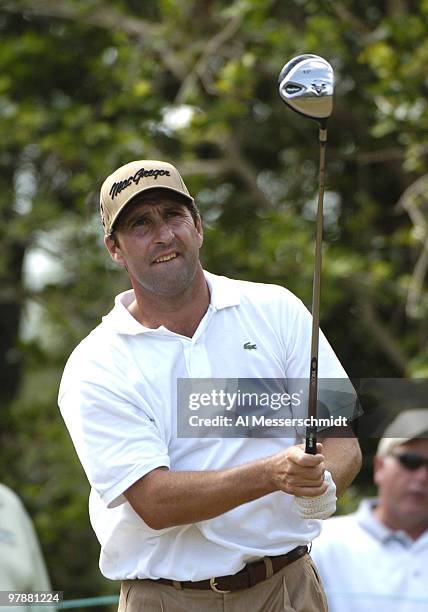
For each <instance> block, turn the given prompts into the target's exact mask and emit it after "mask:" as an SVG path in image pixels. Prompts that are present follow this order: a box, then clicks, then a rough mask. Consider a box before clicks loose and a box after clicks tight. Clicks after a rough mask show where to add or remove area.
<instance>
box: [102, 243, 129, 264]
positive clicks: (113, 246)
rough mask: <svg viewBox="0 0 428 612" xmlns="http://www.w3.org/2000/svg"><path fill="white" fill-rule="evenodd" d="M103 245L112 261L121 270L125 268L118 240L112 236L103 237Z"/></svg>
mask: <svg viewBox="0 0 428 612" xmlns="http://www.w3.org/2000/svg"><path fill="white" fill-rule="evenodd" d="M104 244H105V245H106V248H107V250H108V252H109V253H110V257H111V258H112V260H113V261H114V262H115V263H117V264H118V265H119V266H121V267H122V268H125V267H126V266H125V263H126V262H125V260H124V258H123V255H122V251H121V249H120V245H119V241H118V239H117V238H116V237H114V238H113V237H112V236H104Z"/></svg>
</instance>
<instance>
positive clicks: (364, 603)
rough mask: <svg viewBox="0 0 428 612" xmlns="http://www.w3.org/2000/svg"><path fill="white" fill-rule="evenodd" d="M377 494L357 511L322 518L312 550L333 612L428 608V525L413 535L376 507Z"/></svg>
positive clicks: (412, 611)
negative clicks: (383, 519) (390, 524)
mask: <svg viewBox="0 0 428 612" xmlns="http://www.w3.org/2000/svg"><path fill="white" fill-rule="evenodd" d="M375 504H376V500H375V499H365V500H363V501H362V502H361V504H360V506H359V508H358V510H357V512H354V513H353V514H349V515H347V516H338V517H333V518H331V519H328V520H327V521H324V522H323V527H322V532H321V535H320V537H319V538H317V540H316V541H315V542H314V545H313V548H312V552H311V555H312V556H313V558H314V560H315V562H316V565H317V567H318V569H319V572H320V574H321V578H322V581H323V584H324V588H325V590H326V593H327V598H328V604H329V607H328V609H329V610H330V612H380V611H383V610H388V612H418V611H420V612H423V611H426V610H428V531H426V532H425V533H423V534H422V535H421V536H420V537H419V538H418V539H417V540H412V539H411V538H410V537H409V536H408V535H406V534H405V533H404V532H403V531H392V530H391V529H388V528H387V527H386V526H385V525H383V524H382V523H380V521H379V520H378V519H377V518H376V516H375V515H374V513H373V509H374V506H375Z"/></svg>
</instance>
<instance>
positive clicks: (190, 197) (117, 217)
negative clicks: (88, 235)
mask: <svg viewBox="0 0 428 612" xmlns="http://www.w3.org/2000/svg"><path fill="white" fill-rule="evenodd" d="M154 189H165V190H167V191H172V192H173V193H176V194H177V195H179V196H180V197H181V198H183V199H184V200H187V201H189V202H192V203H194V202H195V200H194V198H192V196H190V195H186V194H185V193H183V192H182V191H180V190H179V189H174V188H173V187H168V186H166V185H150V187H145V188H144V189H140V190H139V191H138V192H137V193H133V194H132V195H131V196H130V197H129V198H128V199H127V200H125V202H123V204H122V206H121V207H120V208H119V210H117V211H116V214H115V215H114V217H113V218H112V220H111V223H110V232H109V233H108V234H107V235H109V234H111V233H112V232H113V231H114V226H115V224H116V223H117V221H118V220H119V217H120V215H121V214H122V212H123V210H124V209H125V208H126V207H127V206H128V204H130V203H131V202H132V200H134V199H136V198H138V196H140V195H141V194H142V193H147V192H149V191H153V190H154Z"/></svg>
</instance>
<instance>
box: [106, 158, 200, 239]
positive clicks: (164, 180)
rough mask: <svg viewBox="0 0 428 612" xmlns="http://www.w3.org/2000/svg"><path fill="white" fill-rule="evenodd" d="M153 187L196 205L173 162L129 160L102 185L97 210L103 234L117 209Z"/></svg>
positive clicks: (110, 230) (113, 220) (113, 219)
mask: <svg viewBox="0 0 428 612" xmlns="http://www.w3.org/2000/svg"><path fill="white" fill-rule="evenodd" d="M154 188H163V189H169V190H170V191H174V192H175V193H178V194H180V195H182V196H184V197H185V198H187V199H188V200H189V205H190V207H192V208H193V209H195V201H194V199H193V198H192V196H191V195H190V193H189V191H188V189H187V187H186V185H185V184H184V181H183V179H182V178H181V176H180V173H179V172H178V170H177V168H175V166H173V165H172V164H169V163H168V162H164V161H156V160H153V159H140V160H137V161H132V162H129V163H128V164H125V165H124V166H121V167H120V168H118V169H117V170H115V172H113V174H110V176H108V177H107V178H106V180H105V181H104V183H103V185H102V187H101V193H100V213H101V221H102V223H103V225H104V233H105V235H106V236H108V235H110V234H111V232H112V230H113V226H114V223H115V221H116V219H117V218H118V216H119V214H120V212H121V211H122V210H123V209H124V208H125V206H126V205H127V204H129V202H130V201H131V200H132V199H133V198H134V197H135V196H136V195H138V194H140V193H142V192H143V191H147V190H148V189H154Z"/></svg>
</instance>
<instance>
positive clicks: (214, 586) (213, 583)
mask: <svg viewBox="0 0 428 612" xmlns="http://www.w3.org/2000/svg"><path fill="white" fill-rule="evenodd" d="M210 587H211V590H212V591H214V593H230V591H222V590H221V589H218V588H217V583H216V579H215V578H210Z"/></svg>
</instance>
